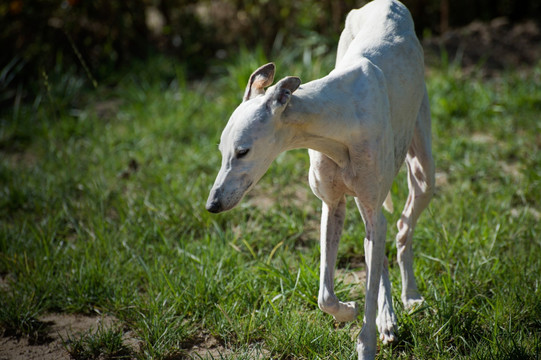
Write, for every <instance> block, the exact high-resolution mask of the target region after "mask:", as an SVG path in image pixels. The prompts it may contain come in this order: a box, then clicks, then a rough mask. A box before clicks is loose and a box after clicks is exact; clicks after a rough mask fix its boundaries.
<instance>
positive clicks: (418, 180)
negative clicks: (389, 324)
mask: <svg viewBox="0 0 541 360" xmlns="http://www.w3.org/2000/svg"><path fill="white" fill-rule="evenodd" d="M430 128H431V119H430V107H429V103H428V95H427V93H426V90H425V95H424V98H423V102H422V104H421V109H420V110H419V114H418V116H417V121H416V124H415V132H414V135H413V139H412V143H411V145H410V148H409V150H408V154H407V156H406V165H407V168H408V188H409V195H408V199H407V201H406V205H405V207H404V210H403V212H402V215H401V217H400V220H399V221H398V223H397V226H398V234H397V236H396V245H397V252H398V265H399V266H400V274H401V277H402V302H403V303H404V306H405V307H406V308H412V307H414V306H415V305H416V304H417V303H419V302H422V301H423V298H422V296H421V295H420V294H419V291H418V289H417V284H416V282H415V276H414V273H413V250H412V239H413V230H414V228H415V225H416V223H417V219H418V218H419V216H420V215H421V212H422V211H423V210H424V209H425V208H426V207H427V206H428V203H429V202H430V199H431V198H432V195H433V193H434V160H433V158H432V149H431V129H430Z"/></svg>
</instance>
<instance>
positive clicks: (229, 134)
mask: <svg viewBox="0 0 541 360" xmlns="http://www.w3.org/2000/svg"><path fill="white" fill-rule="evenodd" d="M274 72H275V66H274V64H272V63H270V64H267V65H264V66H262V67H260V68H259V69H257V70H256V71H254V73H253V74H252V76H250V80H249V81H248V85H247V87H246V91H245V93H244V98H243V102H242V103H241V104H240V105H239V106H238V107H237V108H236V109H235V111H234V112H233V114H232V115H231V118H230V119H229V122H228V123H227V125H226V127H225V129H224V131H223V132H222V136H221V140H220V146H219V149H220V152H221V153H222V166H221V168H220V171H219V173H218V176H217V177H216V181H215V182H214V185H213V186H212V189H211V191H210V195H209V198H208V200H207V205H206V208H207V210H208V211H210V212H213V213H218V212H222V211H226V210H230V209H232V208H233V207H235V206H236V205H237V204H238V203H239V202H240V200H241V199H242V197H243V196H244V194H246V193H247V192H248V191H249V190H250V189H251V188H252V187H253V186H254V185H255V184H256V183H257V182H258V181H259V179H261V177H262V176H263V175H264V174H265V172H266V171H267V169H268V168H269V166H270V164H271V163H272V161H273V160H274V159H275V158H276V157H277V156H278V154H280V153H281V152H282V151H284V150H286V149H285V148H284V145H285V144H284V139H285V137H284V134H283V129H282V127H281V121H280V117H281V115H282V112H283V111H284V109H285V108H286V106H287V105H288V103H289V101H290V99H291V95H292V93H293V92H294V91H295V90H296V89H297V88H298V87H299V85H300V83H301V80H300V79H299V78H298V77H293V76H289V77H286V78H284V79H282V80H280V81H279V82H278V83H276V85H274V86H272V87H270V88H269V89H268V90H267V91H265V88H266V87H268V86H270V85H271V84H272V82H273V80H274Z"/></svg>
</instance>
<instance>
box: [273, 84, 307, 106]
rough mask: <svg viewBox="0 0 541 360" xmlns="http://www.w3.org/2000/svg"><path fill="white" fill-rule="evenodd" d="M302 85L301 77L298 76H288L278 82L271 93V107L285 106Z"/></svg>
mask: <svg viewBox="0 0 541 360" xmlns="http://www.w3.org/2000/svg"><path fill="white" fill-rule="evenodd" d="M300 85H301V79H299V78H298V77H296V76H288V77H285V78H283V79H282V80H280V81H278V83H276V85H275V87H274V89H273V90H272V94H270V95H271V96H270V99H269V101H270V102H271V103H270V105H271V108H277V107H285V106H286V105H287V104H288V103H289V100H291V94H293V92H294V91H295V90H297V89H298V87H299V86H300Z"/></svg>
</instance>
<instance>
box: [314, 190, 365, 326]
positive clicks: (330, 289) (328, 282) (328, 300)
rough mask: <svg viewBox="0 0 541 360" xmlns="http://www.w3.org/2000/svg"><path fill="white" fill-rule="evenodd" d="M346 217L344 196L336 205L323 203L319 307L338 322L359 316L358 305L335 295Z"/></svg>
mask: <svg viewBox="0 0 541 360" xmlns="http://www.w3.org/2000/svg"><path fill="white" fill-rule="evenodd" d="M345 215H346V200H345V198H344V196H341V198H340V200H339V201H338V202H337V203H336V204H327V203H325V202H323V208H322V214H321V268H320V276H319V296H318V305H319V308H320V309H321V310H323V311H324V312H326V313H328V314H331V315H332V316H334V318H335V319H336V321H352V320H355V319H356V318H357V315H358V314H359V311H358V308H357V303H355V302H354V301H350V302H341V301H339V300H338V298H337V297H336V295H335V294H334V267H335V264H336V255H337V252H338V244H339V243H340V236H341V234H342V227H343V225H344V218H345Z"/></svg>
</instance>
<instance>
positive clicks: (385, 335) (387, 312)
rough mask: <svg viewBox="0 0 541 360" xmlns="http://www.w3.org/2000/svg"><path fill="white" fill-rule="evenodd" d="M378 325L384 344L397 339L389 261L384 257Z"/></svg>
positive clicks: (379, 295)
mask: <svg viewBox="0 0 541 360" xmlns="http://www.w3.org/2000/svg"><path fill="white" fill-rule="evenodd" d="M376 323H377V325H378V330H379V337H380V339H381V341H383V343H384V344H388V343H392V342H394V341H396V335H395V332H396V326H397V319H396V315H395V313H394V310H393V299H392V296H391V282H390V280H389V261H388V260H387V257H386V256H385V257H384V258H383V268H382V273H381V282H380V285H379V294H378V317H377V319H376Z"/></svg>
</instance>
